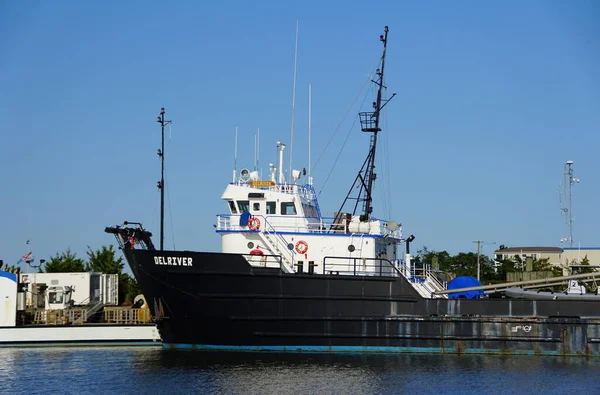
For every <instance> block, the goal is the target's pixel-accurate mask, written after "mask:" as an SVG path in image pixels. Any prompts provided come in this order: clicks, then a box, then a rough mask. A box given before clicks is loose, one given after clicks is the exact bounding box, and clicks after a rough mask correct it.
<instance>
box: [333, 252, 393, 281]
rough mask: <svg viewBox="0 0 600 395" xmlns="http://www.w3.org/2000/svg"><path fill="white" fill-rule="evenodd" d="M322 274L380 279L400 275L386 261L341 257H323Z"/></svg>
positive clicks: (381, 259) (389, 262)
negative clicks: (375, 277)
mask: <svg viewBox="0 0 600 395" xmlns="http://www.w3.org/2000/svg"><path fill="white" fill-rule="evenodd" d="M323 274H334V275H340V274H341V275H352V276H381V277H384V276H385V277H397V276H400V275H401V273H400V270H399V269H398V268H397V267H396V266H394V264H393V263H392V262H391V261H390V260H388V259H384V258H361V257H342V256H326V257H324V258H323Z"/></svg>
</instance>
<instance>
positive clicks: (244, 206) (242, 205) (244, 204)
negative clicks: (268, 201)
mask: <svg viewBox="0 0 600 395" xmlns="http://www.w3.org/2000/svg"><path fill="white" fill-rule="evenodd" d="M237 205H238V208H239V209H240V213H245V212H246V211H249V209H250V202H249V201H247V200H238V201H237Z"/></svg>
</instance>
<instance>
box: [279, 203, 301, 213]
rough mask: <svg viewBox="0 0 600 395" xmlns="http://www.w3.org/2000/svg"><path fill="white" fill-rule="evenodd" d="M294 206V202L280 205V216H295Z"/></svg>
mask: <svg viewBox="0 0 600 395" xmlns="http://www.w3.org/2000/svg"><path fill="white" fill-rule="evenodd" d="M296 214H297V213H296V206H295V205H294V202H282V203H281V215H296Z"/></svg>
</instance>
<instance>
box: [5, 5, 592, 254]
mask: <svg viewBox="0 0 600 395" xmlns="http://www.w3.org/2000/svg"><path fill="white" fill-rule="evenodd" d="M366 4H367V3H365V2H358V1H343V2H333V1H330V2H318V1H314V2H313V1H304V2H297V3H288V2H281V1H273V2H235V1H233V2H210V4H209V2H193V1H190V2H177V4H167V3H165V2H153V1H128V2H117V1H105V2H77V1H61V2H49V1H29V2H26V3H24V2H2V3H1V4H0V47H1V48H2V55H1V56H0V86H1V87H2V89H1V94H0V117H1V118H2V126H1V129H2V132H1V133H0V169H1V170H0V175H1V180H2V185H1V187H0V191H1V193H0V221H1V224H2V226H1V227H0V259H4V261H5V262H6V263H9V264H14V263H15V262H16V261H17V260H18V259H19V257H20V256H21V255H23V254H24V253H25V252H26V251H27V246H26V245H25V241H26V240H31V247H32V248H33V252H34V255H35V256H36V257H37V259H40V258H46V259H48V258H49V257H50V256H51V255H54V254H55V253H57V252H60V251H64V250H65V249H67V248H70V249H71V250H72V251H74V252H76V253H77V254H78V255H80V256H85V251H86V250H87V246H90V247H92V248H99V247H100V246H101V245H105V244H110V243H114V240H113V239H112V237H111V236H110V235H107V234H105V233H104V232H103V230H104V227H105V226H107V225H113V224H117V223H121V222H122V221H123V220H130V221H135V220H138V221H141V222H143V223H144V224H145V225H146V226H147V227H148V228H149V229H150V230H152V231H153V232H154V233H155V234H156V235H158V225H159V192H158V190H157V188H156V181H157V180H158V179H159V178H160V162H159V161H158V158H157V156H156V149H157V148H159V146H160V127H159V125H158V124H157V123H156V116H157V115H158V113H159V111H160V108H161V107H165V108H166V110H167V119H171V120H172V121H173V130H172V140H171V141H170V142H167V147H166V155H167V163H166V166H167V173H166V175H167V209H166V213H167V233H166V246H167V247H168V248H172V247H173V245H174V246H175V247H176V248H177V249H190V250H210V251H217V250H218V249H219V248H220V240H219V236H218V235H216V234H215V233H214V229H213V226H212V225H213V224H214V223H215V218H216V217H215V216H216V214H218V213H222V212H224V211H225V205H224V204H223V203H222V201H221V200H220V196H221V193H222V191H223V189H224V187H225V185H226V183H227V182H229V181H230V178H231V170H232V167H233V147H234V143H233V141H234V131H235V127H236V125H237V126H238V127H239V155H238V168H241V167H252V166H253V157H254V155H253V152H254V135H255V133H256V128H257V127H260V146H261V150H260V163H261V164H263V165H267V164H268V162H273V161H274V160H275V143H276V141H278V140H281V141H283V142H286V143H288V147H289V140H290V124H291V101H292V81H293V63H294V35H295V24H296V21H297V20H298V21H299V26H300V35H299V57H298V78H297V97H296V101H297V106H296V128H295V141H294V164H295V166H294V167H297V168H302V167H308V148H307V145H308V144H307V140H308V135H307V123H308V84H312V91H313V95H312V103H313V136H312V139H313V147H312V158H313V164H312V168H313V175H314V178H315V187H316V189H317V191H321V195H320V204H321V209H322V211H323V213H324V214H326V215H332V214H333V211H335V210H337V209H338V207H339V204H340V203H341V201H342V200H343V199H344V197H345V193H346V191H347V190H348V188H349V187H350V185H351V183H352V181H353V180H354V177H355V175H356V172H357V171H358V169H359V167H360V165H361V164H362V161H363V160H364V158H365V155H366V153H367V149H368V136H367V135H365V134H361V132H360V131H359V130H358V128H357V126H356V125H354V127H353V123H354V121H355V120H356V113H357V112H358V111H359V110H360V108H359V107H358V106H357V105H355V106H354V107H352V106H351V105H352V103H353V101H354V100H355V98H357V97H358V103H361V102H363V100H366V101H365V103H366V104H367V106H365V107H363V109H368V103H370V102H371V101H372V100H373V98H374V92H373V91H372V90H371V91H370V93H369V94H368V95H367V96H365V92H364V91H363V92H362V94H360V95H359V93H360V92H361V88H362V87H363V85H364V83H365V81H366V80H367V78H368V76H369V74H370V73H372V72H373V70H374V69H375V67H376V66H377V62H378V59H379V56H380V51H381V45H380V43H379V41H378V37H379V34H381V33H382V31H383V27H384V26H385V25H388V26H389V28H390V33H389V44H388V58H387V64H386V84H387V86H388V87H389V89H388V94H391V93H392V92H395V93H396V94H397V96H396V98H394V100H393V101H391V102H390V104H389V105H388V106H387V112H386V114H385V118H384V120H383V125H384V131H383V132H382V134H381V137H380V140H379V141H380V145H379V149H378V155H379V156H378V164H377V173H378V180H377V182H376V190H375V193H376V199H375V202H374V206H375V210H374V215H375V216H377V217H382V218H388V217H389V218H390V219H392V220H396V221H399V222H401V223H403V225H404V230H405V233H407V234H411V233H412V234H414V235H415V236H416V240H415V242H414V247H416V249H418V248H420V247H422V246H423V245H426V246H428V247H429V248H430V249H435V250H444V249H445V250H448V251H449V252H451V253H457V252H460V251H474V250H475V248H476V245H475V244H474V243H472V242H473V241H474V240H478V239H479V240H485V241H488V242H496V243H497V244H498V245H499V244H506V245H510V246H528V245H547V246H558V245H560V242H559V240H560V239H561V238H562V237H565V236H566V235H567V230H566V226H565V221H564V217H561V216H560V212H559V206H558V182H559V181H560V180H561V179H562V173H563V166H564V163H565V161H567V160H574V161H575V164H574V169H575V175H576V176H577V177H578V178H580V179H581V183H580V184H578V185H576V186H575V188H574V191H573V215H574V218H575V221H574V239H575V242H576V244H578V243H581V245H582V246H585V247H592V246H600V240H599V237H600V236H598V235H599V233H598V231H597V225H598V224H599V223H600V211H599V210H598V203H597V202H598V196H600V171H599V170H600V169H599V168H600V165H599V164H598V160H597V158H598V155H599V154H600V150H599V149H600V137H599V135H600V133H599V132H600V130H599V129H600V128H599V126H600V25H599V24H598V23H597V21H598V20H599V18H600V3H598V2H596V1H585V0H580V1H573V2H564V1H551V0H548V1H535V0H531V1H527V2H517V1H507V2H501V3H498V2H497V3H492V2H479V1H459V2H446V1H431V2H408V1H407V2H398V1H390V2H386V1H378V2H375V3H368V5H366ZM375 7H376V8H375ZM349 109H350V114H349V115H348V116H347V117H345V114H346V113H347V112H348V111H349ZM340 124H341V126H339V128H338V125H340ZM336 131H337V132H336ZM346 138H348V139H347V142H346V144H344V141H345V139H346ZM329 141H331V143H328V142H329ZM342 146H343V151H341V148H342ZM326 147H327V149H325V148H326ZM340 152H341V154H340ZM338 155H339V159H338V160H336V158H337V157H338ZM318 158H320V160H319V162H318V163H315V162H316V161H317V159H318ZM288 160H289V159H287V157H286V163H287V161H288ZM263 169H264V170H265V173H266V167H263ZM331 169H333V170H331ZM326 180H327V182H326V183H325V181H326ZM156 240H157V239H156ZM493 249H494V246H491V245H486V246H484V249H483V252H484V253H486V254H491V253H492V251H493Z"/></svg>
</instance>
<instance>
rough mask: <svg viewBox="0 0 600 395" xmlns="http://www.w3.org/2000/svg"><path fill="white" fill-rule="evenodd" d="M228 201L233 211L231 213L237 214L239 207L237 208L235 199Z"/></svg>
mask: <svg viewBox="0 0 600 395" xmlns="http://www.w3.org/2000/svg"><path fill="white" fill-rule="evenodd" d="M227 203H229V211H231V214H237V208H235V203H234V202H233V200H229V201H228V202H227Z"/></svg>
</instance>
